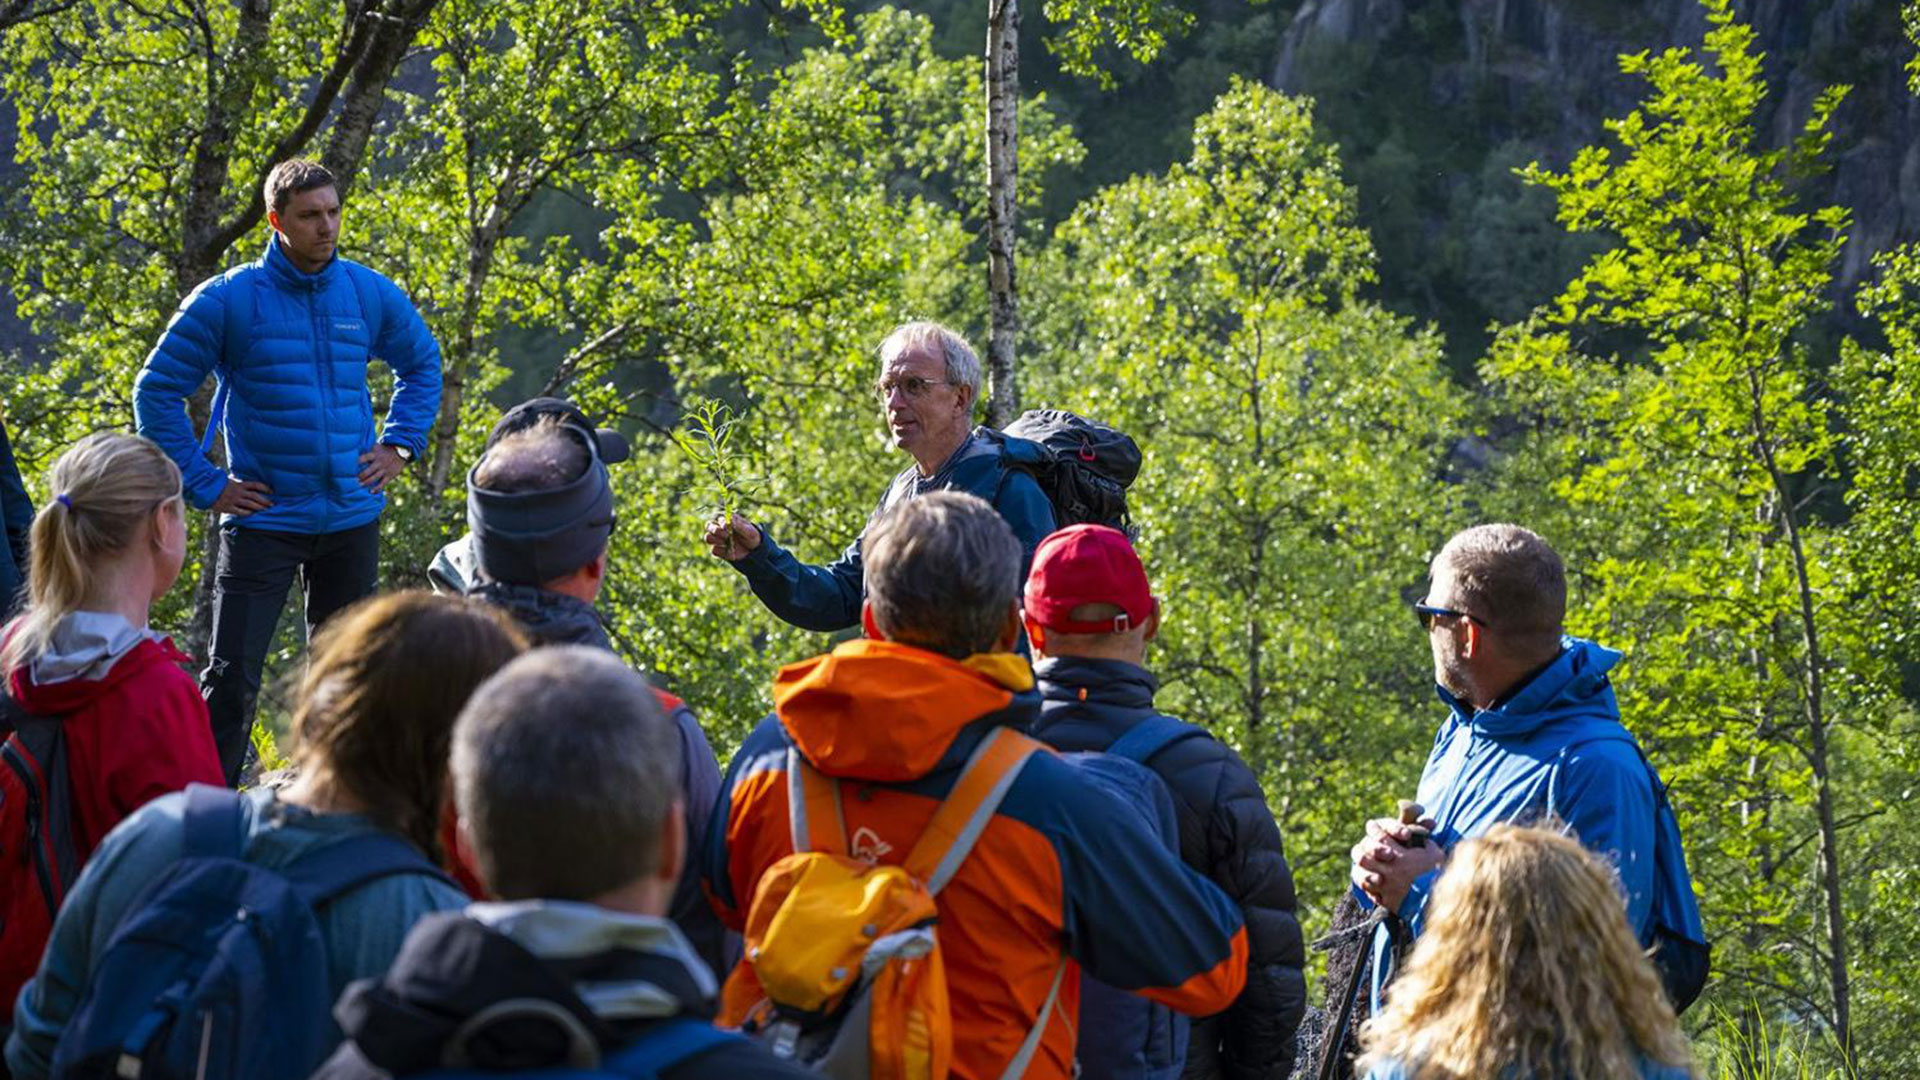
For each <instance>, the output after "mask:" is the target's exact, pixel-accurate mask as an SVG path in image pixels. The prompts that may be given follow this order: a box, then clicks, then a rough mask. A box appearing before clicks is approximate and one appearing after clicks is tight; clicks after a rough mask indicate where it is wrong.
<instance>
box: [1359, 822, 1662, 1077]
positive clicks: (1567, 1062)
mask: <svg viewBox="0 0 1920 1080" xmlns="http://www.w3.org/2000/svg"><path fill="white" fill-rule="evenodd" d="M1360 1045H1361V1050H1362V1053H1361V1056H1360V1060H1359V1062H1358V1064H1357V1066H1356V1070H1357V1071H1359V1072H1360V1073H1361V1074H1362V1075H1364V1076H1365V1077H1366V1078H1367V1080H1690V1078H1692V1077H1694V1076H1696V1075H1697V1074H1696V1072H1695V1071H1694V1065H1693V1057H1692V1054H1691V1053H1690V1051H1689V1050H1688V1048H1687V1040H1686V1036H1685V1035H1684V1034H1682V1032H1681V1030H1680V1022H1679V1020H1677V1019H1676V1018H1675V1017H1674V1013H1673V1008H1672V1006H1670V1005H1669V1004H1668V1003H1667V995H1666V993H1665V992H1664V991H1663V990H1662V989H1661V983H1660V976H1659V973H1658V972H1656V971H1655V970H1654V967H1653V964H1652V962H1651V961H1649V960H1648V959H1647V957H1646V955H1645V954H1644V953H1642V952H1641V951H1640V944H1639V941H1638V940H1637V939H1636V938H1635V937H1634V934H1633V931H1632V930H1631V929H1630V928H1628V926H1627V916H1626V906H1625V904H1624V903H1623V902H1622V901H1621V898H1620V890H1619V887H1618V886H1617V885H1616V883H1615V879H1614V874H1613V871H1612V869H1611V868H1610V867H1609V866H1608V865H1607V864H1606V863H1604V862H1602V861H1601V859H1600V858H1599V857H1598V856H1596V855H1594V854H1593V853H1591V852H1589V851H1588V850H1587V849H1585V848H1583V847H1581V846H1580V844H1579V843H1578V842H1577V841H1575V840H1573V839H1571V838H1570V837H1568V836H1565V835H1563V834H1562V833H1561V832H1560V831H1559V830H1556V829H1551V828H1543V827H1521V826H1516V825H1499V826H1495V827H1494V828H1493V829H1491V830H1489V831H1488V832H1487V833H1485V834H1484V835H1482V836H1480V837H1478V838H1476V839H1473V840H1468V841H1466V842H1464V843H1462V844H1461V845H1460V846H1459V847H1457V848H1456V849H1454V852H1453V855H1452V857H1451V858H1450V859H1449V861H1448V864H1447V872H1446V873H1444V874H1442V875H1440V880H1439V883H1438V884H1437V885H1436V886H1435V887H1434V891H1433V896H1432V897H1431V899H1429V900H1428V906H1427V927H1426V932H1425V933H1424V934H1422V935H1421V937H1420V940H1419V943H1418V944H1417V945H1415V946H1414V949H1413V955H1412V957H1411V958H1410V959H1409V960H1408V962H1407V967H1406V970H1405V971H1404V972H1402V973H1401V975H1400V976H1399V978H1398V979H1396V980H1395V981H1394V982H1393V984H1392V986H1391V987H1390V988H1389V989H1388V991H1387V1001H1386V1007H1385V1009H1383V1010H1382V1011H1381V1013H1380V1014H1379V1015H1378V1016H1375V1017H1374V1018H1373V1019H1372V1020H1370V1021H1368V1022H1367V1025H1366V1026H1365V1027H1364V1028H1362V1029H1361V1032H1360Z"/></svg>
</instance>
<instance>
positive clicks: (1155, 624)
mask: <svg viewBox="0 0 1920 1080" xmlns="http://www.w3.org/2000/svg"><path fill="white" fill-rule="evenodd" d="M1158 636H1160V598H1159V597H1157V596H1156V597H1154V598H1153V610H1152V611H1150V612H1148V613H1147V633H1146V636H1145V637H1143V638H1141V639H1140V640H1141V641H1152V640H1153V639H1154V638H1156V637H1158Z"/></svg>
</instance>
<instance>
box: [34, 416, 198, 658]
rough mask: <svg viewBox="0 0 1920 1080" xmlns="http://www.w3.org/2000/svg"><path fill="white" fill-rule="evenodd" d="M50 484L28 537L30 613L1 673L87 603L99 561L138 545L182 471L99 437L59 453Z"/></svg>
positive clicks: (123, 442)
mask: <svg viewBox="0 0 1920 1080" xmlns="http://www.w3.org/2000/svg"><path fill="white" fill-rule="evenodd" d="M47 485H48V487H49V488H50V489H51V491H50V493H49V497H48V499H47V502H46V503H45V505H43V506H41V508H40V512H39V513H38V514H36V515H34V518H33V530H32V532H31V533H30V534H29V535H28V543H29V547H30V554H29V556H28V559H27V602H26V608H25V613H24V614H22V615H21V616H20V618H19V619H17V620H15V622H14V624H13V632H12V635H11V636H10V637H9V638H8V639H7V645H6V649H5V651H3V652H0V671H5V672H12V671H13V670H14V669H15V668H17V667H19V666H20V665H21V664H24V663H27V662H29V661H31V660H33V658H35V657H37V656H39V655H40V654H41V653H43V652H45V651H46V649H47V644H48V642H49V640H50V639H51V638H52V636H53V628H54V627H55V626H57V625H59V622H60V620H61V619H63V618H65V617H67V616H68V615H71V614H73V613H74V612H76V611H79V610H81V608H82V607H83V606H84V605H85V604H86V602H87V589H88V585H89V583H90V579H91V578H92V576H93V574H94V573H95V572H97V570H98V568H99V567H98V563H99V561H100V560H101V559H102V558H104V557H106V556H110V555H112V554H114V553H116V552H118V551H121V550H122V549H124V548H125V547H126V546H127V545H128V544H129V543H131V542H132V541H133V540H134V538H135V537H137V536H138V535H139V534H140V523H141V522H142V521H145V520H147V519H148V518H149V517H150V516H151V515H152V514H153V511H154V509H155V508H156V507H158V506H160V505H161V504H162V503H164V502H166V501H167V500H168V499H175V498H179V497H180V469H179V468H178V467H177V466H176V465H174V463H173V461H172V459H170V458H168V457H167V455H166V454H165V453H163V452H162V451H161V449H160V448H159V447H158V446H155V445H154V444H153V443H151V442H149V441H148V440H146V439H143V438H141V437H140V436H138V435H126V434H121V433H118V432H98V433H96V434H93V435H89V436H87V437H86V438H84V439H81V440H80V441H79V442H77V443H75V444H74V445H73V447H72V448H71V449H69V450H68V451H67V452H66V453H64V454H61V455H60V460H58V461H56V462H54V463H53V468H52V469H49V470H48V471H47Z"/></svg>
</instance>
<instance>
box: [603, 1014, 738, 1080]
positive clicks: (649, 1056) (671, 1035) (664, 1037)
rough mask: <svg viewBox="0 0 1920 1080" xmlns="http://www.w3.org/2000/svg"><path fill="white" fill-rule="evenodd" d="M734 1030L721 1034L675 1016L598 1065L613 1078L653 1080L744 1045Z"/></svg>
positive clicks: (701, 1021) (694, 1019) (720, 1031)
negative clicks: (703, 1057)
mask: <svg viewBox="0 0 1920 1080" xmlns="http://www.w3.org/2000/svg"><path fill="white" fill-rule="evenodd" d="M744 1041H746V1040H745V1036H742V1035H741V1034H740V1033H739V1032H736V1031H722V1030H720V1029H719V1028H717V1027H714V1026H713V1025H712V1024H709V1023H707V1022H706V1021H704V1020H700V1019H697V1018H695V1017H691V1016H677V1017H674V1018H673V1019H671V1020H667V1021H664V1022H662V1023H660V1024H657V1025H655V1026H653V1027H651V1028H649V1029H647V1032H646V1033H645V1034H644V1035H641V1036H640V1037H639V1038H638V1039H635V1040H634V1041H633V1042H631V1043H628V1044H627V1045H626V1047H624V1048H623V1049H621V1050H618V1051H615V1052H614V1053H612V1054H609V1055H607V1057H606V1058H605V1059H604V1060H603V1061H602V1062H601V1068H602V1069H604V1070H605V1071H607V1072H610V1073H613V1074H614V1075H616V1076H623V1077H632V1078H635V1080H654V1078H655V1077H658V1076H659V1075H660V1074H661V1073H663V1072H666V1071H667V1070H668V1069H672V1068H674V1067H676V1066H679V1065H684V1064H686V1063H687V1062H688V1061H691V1060H692V1059H694V1058H696V1057H699V1056H700V1055H701V1054H704V1053H706V1052H707V1051H709V1050H717V1049H719V1048H720V1047H722V1046H726V1045H728V1044H729V1043H737V1042H744Z"/></svg>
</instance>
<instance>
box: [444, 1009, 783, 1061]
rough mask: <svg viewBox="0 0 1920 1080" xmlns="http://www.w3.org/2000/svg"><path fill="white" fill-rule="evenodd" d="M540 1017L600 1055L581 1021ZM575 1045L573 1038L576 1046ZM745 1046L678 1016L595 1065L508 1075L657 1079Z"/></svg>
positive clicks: (731, 1035)
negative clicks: (567, 1029) (559, 1025)
mask: <svg viewBox="0 0 1920 1080" xmlns="http://www.w3.org/2000/svg"><path fill="white" fill-rule="evenodd" d="M507 1004H512V1003H507ZM528 1004H533V1003H528ZM539 1004H544V1003H539ZM544 1015H546V1016H547V1018H549V1019H553V1020H556V1021H561V1022H562V1023H563V1025H568V1024H570V1025H571V1026H572V1027H573V1028H575V1029H578V1030H577V1035H578V1036H581V1037H584V1038H585V1039H586V1043H585V1044H584V1046H582V1047H581V1048H580V1049H581V1050H583V1051H584V1053H585V1056H587V1057H589V1058H591V1057H597V1056H598V1051H597V1050H595V1049H594V1048H593V1043H592V1036H591V1035H588V1034H587V1033H586V1031H585V1030H584V1029H581V1028H580V1027H579V1022H578V1021H576V1020H573V1019H572V1017H571V1016H570V1015H568V1014H567V1013H566V1012H565V1010H562V1009H560V1008H559V1006H553V1007H552V1009H550V1010H548V1011H546V1013H545V1014H544ZM578 1041H579V1039H578V1038H576V1039H575V1042H576V1043H578ZM744 1041H746V1040H745V1037H744V1036H742V1035H740V1034H739V1033H738V1032H733V1031H722V1030H720V1029H719V1028H716V1027H714V1026H713V1025H712V1024H709V1023H707V1022H706V1021H705V1020H700V1019H697V1018H695V1017H691V1016H682V1017H676V1018H674V1019H672V1020H667V1021H664V1022H662V1023H660V1024H658V1025H656V1026H654V1027H652V1028H649V1029H647V1032H646V1034H644V1035H642V1036H640V1037H639V1038H638V1039H635V1040H634V1041H633V1042H630V1043H628V1044H627V1045H626V1046H625V1047H623V1048H621V1049H620V1050H617V1051H615V1052H613V1053H611V1054H608V1055H607V1056H606V1057H604V1058H600V1063H599V1064H598V1065H597V1066H596V1065H587V1064H582V1065H580V1066H578V1067H574V1068H564V1069H532V1070H527V1071H523V1072H516V1073H513V1074H512V1075H514V1076H516V1077H519V1078H520V1080H620V1078H626V1080H657V1078H658V1077H659V1076H660V1074H662V1073H664V1072H666V1071H667V1070H669V1069H672V1068H675V1067H677V1066H680V1065H684V1064H686V1063H687V1062H688V1061H691V1060H692V1059H694V1058H696V1057H699V1056H700V1055H701V1054H704V1053H706V1052H707V1051H709V1050H716V1049H718V1048H720V1047H721V1046H724V1045H726V1044H728V1043H736V1042H744ZM501 1075H503V1074H501V1073H497V1072H483V1071H480V1070H461V1069H442V1070H437V1071H434V1072H430V1073H425V1074H422V1075H420V1076H419V1077H416V1078H415V1080H489V1078H497V1077H499V1076H501Z"/></svg>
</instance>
